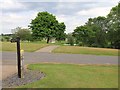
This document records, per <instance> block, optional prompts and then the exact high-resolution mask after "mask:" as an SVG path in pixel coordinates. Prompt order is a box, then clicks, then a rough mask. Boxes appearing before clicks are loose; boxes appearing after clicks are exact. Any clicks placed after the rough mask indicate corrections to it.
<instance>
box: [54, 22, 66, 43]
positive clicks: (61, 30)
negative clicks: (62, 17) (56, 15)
mask: <svg viewBox="0 0 120 90" xmlns="http://www.w3.org/2000/svg"><path fill="white" fill-rule="evenodd" d="M65 28H66V26H65V24H64V22H62V23H59V24H58V31H57V32H56V40H58V41H60V40H65V38H66V34H65V33H64V32H65Z"/></svg>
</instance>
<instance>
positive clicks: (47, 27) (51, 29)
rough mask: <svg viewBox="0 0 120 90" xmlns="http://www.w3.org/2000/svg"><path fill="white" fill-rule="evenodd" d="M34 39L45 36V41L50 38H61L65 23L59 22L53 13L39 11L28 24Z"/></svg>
mask: <svg viewBox="0 0 120 90" xmlns="http://www.w3.org/2000/svg"><path fill="white" fill-rule="evenodd" d="M29 27H30V28H31V29H32V35H33V38H34V39H41V38H46V39H47V43H49V40H50V39H51V38H57V39H61V38H60V37H59V36H63V35H64V31H65V24H64V23H59V22H58V21H57V19H56V17H55V16H54V15H53V14H50V13H48V12H39V13H38V14H37V16H36V18H35V19H33V20H32V21H31V23H30V25H29Z"/></svg>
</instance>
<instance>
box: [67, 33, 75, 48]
mask: <svg viewBox="0 0 120 90" xmlns="http://www.w3.org/2000/svg"><path fill="white" fill-rule="evenodd" d="M67 43H68V44H70V45H71V46H73V45H74V37H73V36H72V34H68V35H67Z"/></svg>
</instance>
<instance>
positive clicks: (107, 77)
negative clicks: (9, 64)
mask: <svg viewBox="0 0 120 90" xmlns="http://www.w3.org/2000/svg"><path fill="white" fill-rule="evenodd" d="M28 68H29V69H31V70H40V71H42V72H44V73H45V74H46V77H44V78H43V79H42V80H38V81H36V82H33V83H30V84H27V85H23V86H20V87H19V88H117V87H118V67H117V66H113V65H112V66H110V65H106V66H105V65H75V64H50V63H41V64H31V65H29V66H28Z"/></svg>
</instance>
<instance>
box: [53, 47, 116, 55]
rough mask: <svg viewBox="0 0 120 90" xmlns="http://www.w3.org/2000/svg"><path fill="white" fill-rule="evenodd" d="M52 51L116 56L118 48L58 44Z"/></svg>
mask: <svg viewBox="0 0 120 90" xmlns="http://www.w3.org/2000/svg"><path fill="white" fill-rule="evenodd" d="M52 52H54V53H72V54H91V55H110V56H118V49H107V48H92V47H80V46H60V47H58V48H56V49H54V50H53V51H52Z"/></svg>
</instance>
